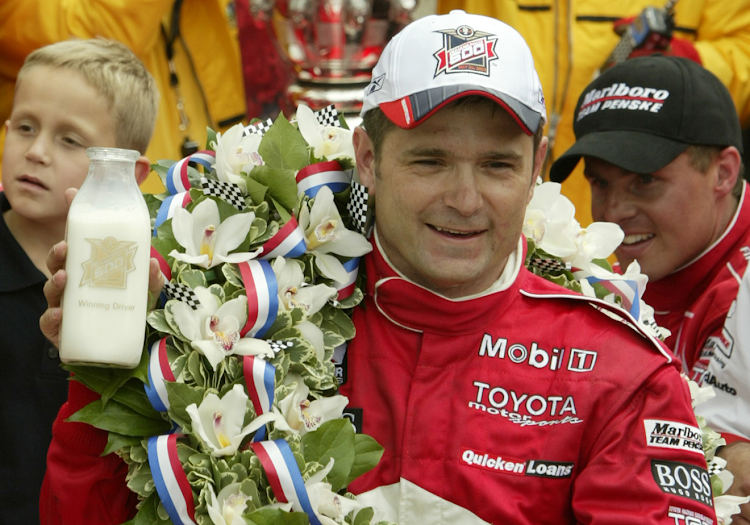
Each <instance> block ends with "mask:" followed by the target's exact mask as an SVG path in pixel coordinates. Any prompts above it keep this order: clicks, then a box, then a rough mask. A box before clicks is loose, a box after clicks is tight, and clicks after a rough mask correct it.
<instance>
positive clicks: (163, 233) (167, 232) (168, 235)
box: [151, 219, 180, 255]
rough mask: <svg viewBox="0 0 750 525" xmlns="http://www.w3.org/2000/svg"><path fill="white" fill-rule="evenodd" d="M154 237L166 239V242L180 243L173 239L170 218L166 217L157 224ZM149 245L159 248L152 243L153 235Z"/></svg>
mask: <svg viewBox="0 0 750 525" xmlns="http://www.w3.org/2000/svg"><path fill="white" fill-rule="evenodd" d="M156 238H157V239H163V240H165V241H168V242H173V243H175V244H176V245H177V246H179V244H180V243H178V242H177V241H176V240H175V238H174V233H172V219H167V220H166V221H164V222H163V223H161V224H160V225H159V227H158V228H157V229H156ZM151 245H152V246H153V247H154V248H156V249H157V250H158V249H159V248H158V246H157V245H155V244H154V238H153V237H152V238H151ZM170 251H172V250H170ZM159 253H161V251H159ZM167 253H169V252H167ZM162 255H165V254H162Z"/></svg>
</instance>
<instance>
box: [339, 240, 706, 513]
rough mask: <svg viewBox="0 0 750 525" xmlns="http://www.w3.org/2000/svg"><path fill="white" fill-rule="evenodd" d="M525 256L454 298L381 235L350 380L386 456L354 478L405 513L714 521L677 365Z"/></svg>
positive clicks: (355, 410) (345, 373) (366, 425)
mask: <svg viewBox="0 0 750 525" xmlns="http://www.w3.org/2000/svg"><path fill="white" fill-rule="evenodd" d="M518 255H521V256H522V255H523V254H522V253H521V250H519V252H518ZM518 260H519V257H516V258H515V262H514V263H513V264H514V267H511V263H509V269H506V271H505V272H504V275H505V279H506V281H507V282H506V284H505V286H503V287H502V289H500V290H497V291H494V292H491V293H487V294H480V296H478V297H474V298H470V299H464V300H449V299H446V298H443V297H441V296H439V295H436V294H434V293H432V292H430V291H428V290H426V289H424V288H421V287H419V286H417V285H415V284H413V283H410V282H409V281H407V280H406V279H403V278H401V277H399V276H398V274H397V273H396V272H395V271H394V270H393V269H392V268H391V267H390V266H389V264H388V263H387V261H386V260H385V258H384V257H383V256H382V255H381V254H380V252H379V250H378V248H377V246H375V250H374V251H373V253H372V254H371V255H370V256H368V257H367V276H368V281H367V282H368V294H367V295H366V298H365V304H364V307H362V308H359V309H358V310H357V311H356V313H355V317H354V321H355V326H356V328H357V336H356V337H355V339H354V340H353V342H352V343H351V344H350V346H349V348H348V350H347V352H346V358H345V362H344V364H343V365H342V367H343V370H342V379H344V380H345V382H344V384H343V385H342V388H341V391H342V393H343V394H345V395H347V396H348V397H349V400H350V402H349V406H350V407H351V408H350V409H349V410H350V413H351V414H352V418H353V419H354V420H355V422H356V423H358V424H360V426H361V427H362V429H363V431H364V432H365V433H366V434H369V435H371V436H373V437H374V438H375V439H377V440H378V442H380V443H381V444H382V445H383V446H384V447H385V453H384V456H383V459H382V460H381V462H380V464H379V465H378V466H377V467H376V469H375V470H373V471H371V472H369V473H367V474H365V475H364V476H363V477H362V478H359V479H358V480H357V481H355V482H354V483H353V484H352V486H350V489H351V490H352V491H353V492H355V493H366V494H364V495H363V496H362V497H364V498H366V499H367V500H368V501H377V500H378V497H384V498H387V499H389V500H390V501H391V502H395V503H393V513H392V515H390V516H388V517H389V518H390V519H394V520H397V521H398V522H399V523H401V524H413V523H431V524H432V523H446V524H447V523H464V524H475V523H476V524H481V523H485V522H489V523H498V524H499V523H513V524H518V525H525V524H528V525H531V524H535V525H539V524H545V523H549V524H553V523H554V524H563V523H569V524H575V523H590V524H607V525H616V524H625V523H632V524H635V523H638V524H641V523H660V524H670V525H672V524H681V525H682V524H685V523H686V520H687V519H691V520H699V521H688V522H687V523H695V524H698V523H700V524H708V523H714V520H715V517H714V511H713V509H712V507H711V505H712V500H711V491H710V487H709V484H708V474H707V472H706V465H705V460H704V457H703V453H702V449H701V445H700V431H699V430H698V428H697V425H696V423H695V417H694V414H693V410H692V408H691V402H690V398H689V394H688V391H687V386H686V383H685V381H684V379H682V378H681V377H680V374H679V369H680V366H681V365H680V363H679V362H678V361H677V360H676V359H675V358H674V356H673V355H672V354H671V353H670V352H669V351H667V350H666V349H665V348H664V347H663V346H662V345H660V344H659V343H657V342H656V341H653V340H651V339H649V338H648V337H646V336H645V335H643V334H642V333H640V332H639V331H637V330H636V329H634V328H633V327H632V325H631V326H627V325H626V324H624V323H623V322H619V321H616V320H613V319H611V318H610V317H608V316H606V315H604V314H603V313H602V312H600V311H598V310H597V309H596V308H595V307H593V306H592V304H591V301H590V300H589V299H588V298H583V297H582V296H580V295H579V294H574V293H572V292H567V291H566V290H563V289H562V288H560V287H558V286H556V285H553V284H551V283H549V282H547V281H545V280H543V279H541V278H539V277H536V276H534V275H532V274H531V273H530V272H528V271H527V270H526V269H525V268H523V267H522V265H520V264H519V263H518ZM378 487H379V488H378ZM373 489H375V490H373ZM469 509H470V511H469Z"/></svg>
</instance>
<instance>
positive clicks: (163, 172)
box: [151, 159, 177, 188]
mask: <svg viewBox="0 0 750 525" xmlns="http://www.w3.org/2000/svg"><path fill="white" fill-rule="evenodd" d="M175 162H177V161H175V160H169V159H167V160H159V161H157V162H155V163H153V164H151V171H153V172H154V173H156V174H157V175H158V176H159V178H160V179H161V183H162V185H163V186H164V187H165V188H166V187H167V172H168V171H169V167H170V166H171V165H172V164H174V163H175Z"/></svg>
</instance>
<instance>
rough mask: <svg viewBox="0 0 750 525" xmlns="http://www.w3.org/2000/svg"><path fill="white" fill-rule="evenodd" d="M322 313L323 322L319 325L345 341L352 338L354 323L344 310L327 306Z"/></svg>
mask: <svg viewBox="0 0 750 525" xmlns="http://www.w3.org/2000/svg"><path fill="white" fill-rule="evenodd" d="M322 313H323V322H322V323H321V324H320V327H321V328H323V329H325V330H330V331H331V332H335V333H337V334H340V335H341V336H343V337H344V339H346V340H347V341H348V340H350V339H352V338H353V337H354V334H355V329H354V323H353V322H352V319H351V317H349V316H348V315H346V312H344V311H343V310H339V309H338V308H331V307H328V308H326V310H325V311H324V312H322Z"/></svg>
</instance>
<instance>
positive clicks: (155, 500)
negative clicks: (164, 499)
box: [133, 492, 161, 525]
mask: <svg viewBox="0 0 750 525" xmlns="http://www.w3.org/2000/svg"><path fill="white" fill-rule="evenodd" d="M158 506H159V496H158V494H157V493H156V492H154V493H153V494H151V496H149V497H148V498H147V499H146V501H144V502H143V504H142V505H141V508H140V509H139V510H138V514H136V515H135V518H133V525H155V524H158V523H159V522H160V521H161V520H159V516H158V515H157V514H156V509H157V507H158Z"/></svg>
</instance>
